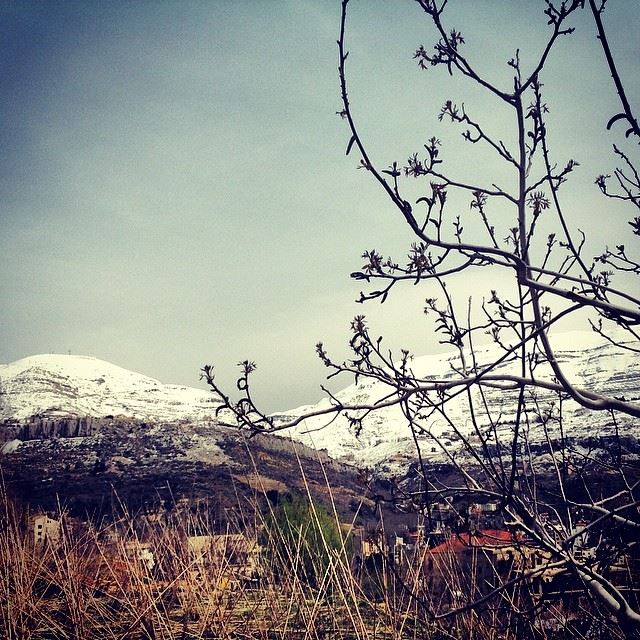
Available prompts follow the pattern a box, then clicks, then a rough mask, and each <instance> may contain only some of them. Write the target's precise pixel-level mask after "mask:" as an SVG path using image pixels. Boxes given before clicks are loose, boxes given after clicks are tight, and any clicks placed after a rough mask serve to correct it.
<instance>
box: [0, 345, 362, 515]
mask: <svg viewBox="0 0 640 640" xmlns="http://www.w3.org/2000/svg"><path fill="white" fill-rule="evenodd" d="M216 406H217V403H216V401H215V399H214V397H213V395H212V394H211V393H209V392H207V391H204V390H200V389H193V388H189V387H180V386H175V385H164V384H162V383H161V382H159V381H157V380H154V379H152V378H148V377H145V376H142V375H140V374H137V373H134V372H131V371H127V370H125V369H122V368H120V367H117V366H115V365H112V364H110V363H108V362H104V361H102V360H98V359H96V358H89V357H83V356H68V355H40V356H32V357H29V358H24V359H22V360H18V361H16V362H13V363H10V364H6V365H0V450H1V454H0V474H1V475H2V479H3V483H4V487H5V488H6V489H7V490H9V492H10V493H11V494H12V495H14V496H16V497H18V498H20V499H21V500H23V501H26V502H28V503H29V504H31V505H33V506H34V507H36V506H39V507H41V508H45V509H51V510H55V509H56V508H57V506H58V502H60V503H61V504H63V505H64V506H66V507H68V508H70V509H71V510H72V511H76V512H78V513H82V512H85V513H86V512H94V513H95V512H101V511H106V512H109V511H110V510H111V508H112V506H113V503H114V501H115V502H116V503H118V504H120V503H121V504H122V505H126V507H127V508H128V509H133V510H138V509H143V510H151V511H153V510H155V509H157V508H159V505H160V507H161V508H168V507H170V505H171V504H173V503H175V502H179V501H181V500H185V499H188V500H190V501H193V500H195V501H196V502H197V501H199V500H204V501H206V502H207V503H208V504H209V505H211V506H212V508H213V509H214V511H215V514H216V518H217V519H218V521H219V524H220V521H221V519H224V517H225V516H224V514H225V513H226V512H227V510H228V511H229V512H233V513H236V512H238V509H240V511H241V510H242V508H243V507H244V508H246V507H247V505H248V504H250V503H253V502H255V501H257V502H260V501H262V502H264V501H265V500H266V499H267V497H268V496H269V497H270V498H273V497H274V496H275V499H277V498H278V496H281V495H283V494H286V493H289V492H295V491H297V492H299V493H302V494H306V493H307V492H310V493H311V495H313V496H314V497H315V498H319V499H320V500H321V501H324V502H325V503H329V502H330V501H331V500H330V497H329V487H331V488H332V489H331V491H332V497H333V501H334V502H335V504H336V507H337V509H338V510H339V511H340V512H341V513H342V514H343V516H344V517H345V518H347V519H350V518H352V517H353V515H354V509H361V508H362V507H361V502H362V496H363V493H364V491H363V487H362V483H361V478H360V474H359V472H358V470H357V469H355V468H353V467H351V466H348V465H345V464H341V463H339V462H336V461H333V460H331V459H330V458H329V456H327V455H326V454H324V453H321V452H318V451H316V450H315V449H310V448H308V447H306V446H304V445H303V444H301V443H298V442H294V441H291V440H289V439H287V438H281V437H276V436H269V435H263V436H259V437H255V438H252V439H251V443H250V446H249V444H248V441H247V440H246V438H245V437H244V434H240V433H239V432H238V431H237V430H235V429H229V428H225V427H222V426H220V425H218V424H217V422H216V421H215V417H214V416H215V409H216ZM327 478H328V482H327Z"/></svg>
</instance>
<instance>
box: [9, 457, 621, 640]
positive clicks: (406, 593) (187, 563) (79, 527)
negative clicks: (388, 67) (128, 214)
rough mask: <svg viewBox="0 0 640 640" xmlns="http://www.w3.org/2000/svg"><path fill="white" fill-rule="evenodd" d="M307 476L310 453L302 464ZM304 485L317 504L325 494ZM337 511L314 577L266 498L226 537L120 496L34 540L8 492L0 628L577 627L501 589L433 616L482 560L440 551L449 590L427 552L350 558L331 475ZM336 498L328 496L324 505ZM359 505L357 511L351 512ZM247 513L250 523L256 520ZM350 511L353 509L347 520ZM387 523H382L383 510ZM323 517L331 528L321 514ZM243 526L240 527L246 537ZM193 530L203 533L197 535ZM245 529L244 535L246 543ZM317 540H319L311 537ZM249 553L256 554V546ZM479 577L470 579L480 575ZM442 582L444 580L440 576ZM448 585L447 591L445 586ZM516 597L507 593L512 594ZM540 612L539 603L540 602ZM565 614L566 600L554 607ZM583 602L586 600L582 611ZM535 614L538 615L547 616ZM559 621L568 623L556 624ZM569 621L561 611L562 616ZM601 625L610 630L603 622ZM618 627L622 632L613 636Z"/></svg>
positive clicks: (507, 634) (84, 633) (300, 630)
mask: <svg viewBox="0 0 640 640" xmlns="http://www.w3.org/2000/svg"><path fill="white" fill-rule="evenodd" d="M300 473H301V474H302V477H303V478H304V467H303V465H300ZM305 486H306V488H307V499H308V500H309V504H310V514H311V515H310V517H311V518H315V519H317V524H318V525H320V522H319V515H318V514H319V512H320V507H319V506H318V505H317V504H316V503H315V502H314V501H313V500H312V497H311V492H310V491H309V487H308V485H305ZM327 494H328V496H329V505H328V507H329V512H330V513H331V514H332V516H333V518H334V519H335V524H336V530H337V531H338V532H339V535H340V542H339V544H338V545H336V544H335V540H334V541H332V543H330V541H329V540H325V539H323V541H324V554H325V558H324V562H323V563H322V564H319V565H318V566H321V567H322V571H321V573H320V575H318V576H317V579H315V580H314V581H313V582H311V581H308V580H305V578H304V574H303V573H301V572H300V571H298V570H297V569H298V567H299V566H300V564H301V562H303V558H304V556H305V553H307V551H308V548H307V546H306V545H308V544H309V542H308V538H307V537H305V535H304V534H303V533H302V532H301V533H300V535H299V537H298V538H297V539H294V540H293V541H292V540H291V538H287V541H286V542H287V543H286V544H284V542H285V541H284V539H279V538H278V536H279V535H280V533H279V531H278V529H277V528H274V527H273V526H272V524H273V521H274V516H275V513H274V510H273V509H274V508H273V506H271V503H270V502H269V501H268V500H263V501H262V504H265V505H267V507H266V508H265V507H263V508H262V509H259V508H258V507H257V506H256V505H257V504H258V502H257V501H256V502H254V503H252V504H246V505H241V504H239V505H238V509H239V510H240V511H242V510H244V512H242V513H239V514H238V522H242V523H243V525H242V527H241V526H240V525H238V527H230V526H228V528H227V530H226V531H225V532H224V533H226V534H227V536H226V537H217V538H215V542H214V543H212V544H209V545H203V546H202V547H201V548H199V549H197V548H194V544H193V543H191V542H190V537H191V536H193V535H194V534H200V535H202V534H203V533H206V532H207V528H208V527H209V524H208V523H209V522H210V519H209V517H208V514H202V513H201V512H197V513H196V514H195V515H194V513H193V512H192V511H190V510H189V509H185V510H184V511H183V512H182V513H181V514H180V515H178V516H173V517H172V518H171V519H170V520H169V519H166V518H159V517H158V518H148V517H142V516H140V515H139V514H132V513H129V512H128V511H127V509H126V508H125V506H124V505H122V506H121V509H120V512H119V515H118V517H117V518H116V517H114V519H113V520H111V521H110V522H103V523H97V524H96V523H91V522H84V523H81V524H78V523H77V522H76V523H74V521H73V520H71V519H69V518H67V517H66V514H65V511H64V508H62V507H61V508H60V509H59V510H58V513H57V514H53V515H54V517H55V518H56V519H58V520H61V521H63V522H64V521H65V519H66V520H67V523H68V524H67V525H66V526H63V527H62V528H61V531H60V536H59V539H57V540H52V541H50V542H49V543H45V544H36V542H35V540H34V536H33V530H32V528H31V527H32V525H31V524H30V520H29V514H28V513H26V512H24V511H23V510H21V508H20V506H19V505H16V504H15V503H13V502H12V501H11V500H10V499H9V498H8V497H7V495H6V492H4V491H1V493H0V505H1V506H0V637H2V638H6V639H7V640H27V639H31V638H33V639H34V640H38V639H54V638H55V639H58V638H60V639H72V640H92V639H96V640H98V639H116V638H118V639H127V640H137V639H147V640H156V639H167V640H169V639H171V640H174V639H180V640H192V639H214V638H215V639H225V640H226V639H228V640H231V639H239V640H242V639H246V640H293V639H296V640H297V639H301V640H302V639H304V640H321V639H329V638H331V639H333V638H335V639H336V640H340V639H342V640H410V639H411V640H418V639H423V640H445V639H460V640H462V639H470V640H472V639H474V638H475V639H482V640H511V639H513V640H516V639H517V638H523V637H532V638H533V637H535V638H540V639H543V640H544V639H545V638H549V639H552V638H563V637H577V638H580V637H581V636H580V634H576V632H574V631H572V632H571V635H568V634H566V633H563V631H562V628H560V630H559V631H558V630H555V631H553V632H552V631H550V630H547V627H545V625H543V624H542V617H541V612H536V611H531V612H528V613H527V612H526V611H525V614H526V615H524V619H528V620H529V623H528V626H527V625H524V626H523V624H522V619H523V615H522V612H523V609H524V608H525V606H526V602H525V601H521V600H519V599H516V598H515V596H511V595H503V596H501V601H500V599H499V601H498V606H488V604H487V605H486V606H483V607H480V608H478V609H474V610H470V611H466V612H463V613H461V614H460V615H457V616H455V617H454V618H444V619H440V620H438V619H435V618H434V617H433V616H432V615H431V614H432V613H433V612H438V611H442V610H443V599H444V598H446V597H449V598H450V597H451V594H458V595H460V594H464V593H465V590H468V588H469V585H471V586H472V588H475V582H474V579H473V572H472V569H473V568H472V567H468V566H460V565H459V564H457V562H456V559H455V558H453V557H451V558H446V557H444V558H443V559H442V562H443V563H444V565H443V567H441V575H442V576H443V577H444V587H445V592H446V593H444V592H443V591H442V588H440V589H439V590H430V588H429V585H428V581H427V580H426V576H427V575H428V568H426V567H425V562H426V555H425V553H424V552H423V553H418V554H416V555H415V556H414V557H413V559H412V561H411V563H410V564H409V566H406V567H404V569H403V573H402V576H401V578H402V579H400V576H399V575H398V567H397V566H395V565H394V564H393V563H391V562H390V560H389V558H388V555H387V554H385V553H381V554H379V555H378V556H377V562H374V563H369V565H367V564H364V565H361V566H360V568H359V570H357V571H356V570H354V562H353V557H352V554H351V553H350V552H349V548H350V544H351V541H350V534H349V528H350V527H349V526H346V527H345V526H344V525H345V523H344V522H341V521H340V518H339V517H338V513H337V509H336V507H335V504H333V501H332V499H331V496H332V493H331V487H330V486H329V484H328V483H327ZM323 508H326V507H323ZM354 519H355V518H354ZM246 523H251V524H250V525H247V524H246ZM348 524H351V525H353V524H354V522H352V523H347V525H348ZM382 526H383V523H382ZM318 528H319V530H321V531H322V529H321V528H320V527H318ZM238 534H242V535H243V536H244V537H243V538H239V537H238ZM192 540H193V538H192ZM239 541H241V544H240V543H239ZM314 552H315V553H317V549H316V550H315V551H314ZM248 558H252V559H253V563H252V564H251V565H249V564H248V562H247V559H248ZM470 580H471V582H470ZM440 586H441V587H442V583H441V585H440ZM447 594H448V595H447ZM509 598H511V600H509ZM538 613H540V615H538ZM544 615H545V616H546V617H547V619H551V620H552V621H553V620H555V621H556V622H558V621H560V622H561V621H562V620H563V616H564V612H563V610H562V608H561V606H554V607H546V608H545V611H544ZM585 615H586V614H585ZM537 616H538V617H537ZM555 626H556V627H557V626H558V625H555ZM560 627H562V625H560ZM603 637H604V636H603ZM610 637H614V636H610Z"/></svg>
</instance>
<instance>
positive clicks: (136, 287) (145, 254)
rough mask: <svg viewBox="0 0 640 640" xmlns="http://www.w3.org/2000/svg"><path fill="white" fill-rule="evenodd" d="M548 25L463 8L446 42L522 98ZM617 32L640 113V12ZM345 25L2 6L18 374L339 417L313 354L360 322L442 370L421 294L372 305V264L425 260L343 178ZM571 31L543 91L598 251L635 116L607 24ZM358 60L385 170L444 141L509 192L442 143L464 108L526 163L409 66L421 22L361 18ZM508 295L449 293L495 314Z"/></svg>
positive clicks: (1, 323) (6, 350)
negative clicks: (66, 365)
mask: <svg viewBox="0 0 640 640" xmlns="http://www.w3.org/2000/svg"><path fill="white" fill-rule="evenodd" d="M543 9H544V3H543V2H542V1H540V2H534V1H530V0H526V1H525V0H508V1H507V0H503V1H498V0H451V1H450V2H449V5H448V8H447V12H446V13H445V22H446V23H447V24H449V25H451V26H452V27H453V26H455V27H456V29H458V30H460V31H462V32H463V34H464V36H465V52H466V53H467V55H468V57H469V58H470V59H472V60H474V61H475V63H476V64H477V67H478V69H480V70H481V72H482V73H485V74H487V76H488V77H489V79H490V80H492V81H494V82H497V83H499V84H500V85H501V86H503V87H504V88H505V89H509V88H510V86H511V83H512V80H511V76H512V73H511V72H512V70H511V69H510V68H509V67H508V66H507V65H506V61H507V60H508V59H509V58H511V57H512V56H513V55H514V53H515V50H516V49H519V51H520V57H521V60H522V61H523V65H524V67H525V68H527V65H530V64H531V63H532V62H533V61H534V60H535V59H536V57H537V56H538V55H539V53H540V50H541V47H542V46H543V43H544V37H545V34H546V33H548V26H547V25H546V20H545V17H544V15H543V13H542V12H543ZM604 17H605V23H606V25H607V27H608V29H609V37H610V42H611V44H612V48H613V52H614V55H615V57H616V61H617V62H618V64H619V67H620V71H621V73H622V75H623V78H624V79H625V80H626V85H627V89H628V92H629V97H630V99H631V101H632V104H636V105H637V104H638V103H639V102H640V80H639V78H640V74H638V73H637V71H638V60H640V40H639V38H638V33H640V10H638V5H637V3H636V1H635V0H615V1H614V0H610V2H609V3H608V5H607V10H606V12H605V16H604ZM338 22H339V2H337V1H335V2H331V1H329V0H270V1H266V0H263V1H258V0H254V1H251V0H247V1H246V2H235V1H226V0H210V1H206V2H205V1H195V0H184V1H181V2H178V1H177V0H175V1H166V0H165V1H162V0H157V1H154V2H151V1H145V0H138V1H137V2H120V1H118V0H112V1H110V2H102V1H97V0H93V1H92V0H85V1H78V0H66V1H64V2H62V1H58V0H46V1H45V0H37V1H36V0H20V1H16V0H3V1H2V2H0V92H1V94H0V95H1V96H2V99H1V100H0V118H1V123H2V124H1V125H0V149H1V150H2V152H1V153H0V224H1V228H2V234H0V273H1V274H2V277H1V278H0V362H11V361H13V360H16V359H19V358H22V357H25V356H28V355H33V354H38V353H72V354H82V355H91V356H95V357H98V358H102V359H105V360H108V361H110V362H112V363H114V364H117V365H120V366H122V367H125V368H128V369H132V370H134V371H138V372H140V373H143V374H146V375H149V376H152V377H155V378H158V379H160V380H162V381H163V382H167V383H177V384H187V385H191V386H199V385H201V384H202V383H201V382H199V372H200V368H201V367H202V366H203V365H204V364H207V363H213V364H214V365H215V367H216V371H217V372H218V377H219V380H220V381H221V382H222V383H223V384H224V385H226V386H227V387H228V388H229V389H233V385H234V379H235V372H236V366H235V365H236V363H237V362H239V361H241V360H244V359H250V360H254V361H256V362H257V364H258V371H257V372H256V376H255V385H256V397H257V398H258V400H260V401H261V402H262V403H263V405H264V406H265V408H266V409H267V410H279V409H288V408H292V407H296V406H298V405H301V404H305V403H311V402H315V401H317V400H319V399H320V397H322V392H321V390H320V385H321V384H322V383H323V382H324V376H325V375H326V370H325V369H324V367H323V366H322V364H321V363H320V362H319V361H318V360H317V358H316V356H315V353H314V346H315V344H316V342H318V341H319V340H322V341H323V342H324V343H325V344H326V346H327V348H328V350H329V352H330V353H332V354H335V355H336V357H343V356H344V355H345V354H346V349H345V345H346V343H347V341H348V328H349V323H350V320H351V318H352V317H353V316H354V315H356V314H360V313H364V314H365V315H367V317H368V318H369V324H370V326H371V328H372V332H373V333H376V334H378V333H379V334H383V335H384V336H385V341H386V342H385V344H388V346H389V347H390V348H393V349H394V350H397V349H400V348H405V347H406V348H409V349H411V350H412V351H414V352H415V353H417V354H426V353H431V352H433V351H434V350H437V349H438V348H439V346H438V337H437V336H436V335H434V332H433V326H432V325H431V324H430V323H429V322H428V321H427V319H425V317H424V314H423V313H422V309H423V307H424V299H425V298H426V297H427V296H428V295H429V292H428V290H427V289H425V288H423V287H421V286H419V287H414V286H411V285H408V286H407V287H405V288H404V289H402V290H399V291H397V293H395V294H394V295H392V296H391V297H390V298H389V300H388V301H387V302H386V303H385V304H384V305H379V304H378V303H370V304H369V305H364V306H363V305H358V304H356V303H355V300H356V298H357V297H358V293H359V291H360V289H361V286H360V284H359V283H357V282H354V281H352V280H350V278H349V274H350V273H351V272H352V271H355V270H357V269H358V268H360V267H361V265H362V259H361V257H360V256H361V254H362V252H363V251H364V250H365V249H372V248H374V247H375V248H377V249H378V250H380V251H382V252H383V253H384V254H385V255H394V256H398V257H401V256H402V255H403V252H404V251H405V250H406V248H407V247H408V245H409V244H410V243H411V242H412V238H411V235H410V233H409V231H408V229H406V228H405V227H404V226H403V225H402V222H401V221H400V220H399V219H398V215H397V212H396V211H395V210H394V209H393V207H392V206H391V205H390V203H389V202H388V201H387V200H386V199H385V197H384V194H382V193H381V192H380V190H379V189H378V188H377V187H376V185H375V184H374V183H373V182H372V180H371V177H370V176H368V175H366V173H365V172H363V171H359V170H357V164H358V158H357V157H356V155H355V154H353V155H351V156H349V157H346V156H345V153H344V152H345V147H346V144H347V142H348V139H349V135H348V133H347V130H346V126H345V123H344V122H343V121H342V120H341V119H340V118H339V117H338V116H337V115H336V112H337V111H340V109H341V104H340V97H339V85H338V77H337V46H336V38H337V36H338ZM572 24H573V25H575V26H576V32H575V33H574V34H573V35H572V36H569V37H566V38H564V39H562V42H561V43H560V46H559V47H558V49H557V50H556V51H555V52H554V54H553V55H552V57H551V59H550V61H549V65H548V73H547V74H546V75H545V76H543V78H542V81H543V83H544V85H545V89H544V91H545V98H546V100H547V102H548V103H549V106H550V110H551V112H550V114H549V128H550V132H551V134H552V135H553V136H554V138H553V139H554V145H555V146H554V150H555V152H556V154H557V158H558V162H564V161H566V159H568V158H569V157H573V158H575V159H576V160H578V161H580V162H581V164H582V166H581V168H580V169H581V170H580V171H579V172H578V173H579V175H578V176H577V177H576V179H575V180H574V182H573V183H572V184H571V185H570V186H567V187H566V197H567V201H568V204H569V205H570V210H571V211H572V215H573V217H572V222H573V224H574V225H575V226H582V227H586V228H588V229H593V230H597V231H598V233H597V234H596V235H597V239H598V240H600V239H601V238H600V229H601V228H602V229H603V231H605V230H607V231H608V230H611V231H613V232H616V231H621V230H623V229H625V224H626V219H624V217H616V218H615V219H607V221H606V224H604V225H603V218H602V212H601V210H600V208H599V205H598V204H595V203H596V199H597V189H596V188H595V186H594V184H593V181H594V179H595V176H596V175H598V174H600V173H607V172H610V171H611V170H612V168H613V166H614V160H613V156H612V154H611V143H612V142H618V143H620V141H621V140H623V138H622V136H621V135H620V133H621V132H620V130H617V131H614V132H613V135H608V134H607V132H606V131H605V124H606V122H607V120H608V119H609V117H611V115H613V114H614V113H616V112H617V110H618V109H619V107H618V103H617V101H616V96H615V94H614V93H613V91H612V90H611V80H610V78H609V77H608V74H607V69H606V67H605V64H604V59H603V56H602V53H601V50H600V49H599V48H598V46H597V42H596V40H595V30H594V26H593V24H592V21H591V20H590V19H589V14H588V13H587V12H586V11H584V12H581V13H580V15H578V16H576V18H575V19H574V20H572ZM347 38H348V48H349V50H350V56H349V60H348V75H349V83H350V84H349V86H350V96H351V101H352V106H353V112H354V115H355V117H356V119H357V121H358V123H359V126H360V130H361V134H362V136H363V139H364V141H365V143H366V144H367V146H368V148H369V149H370V151H371V155H372V157H373V158H374V159H375V160H376V161H377V162H379V163H380V164H381V165H389V164H391V162H392V161H394V160H398V161H399V162H400V163H403V162H404V161H405V160H406V158H407V157H408V156H409V155H410V154H411V153H413V152H415V151H419V150H420V149H421V146H422V144H424V142H425V141H426V140H427V139H428V138H429V137H431V136H432V135H435V136H437V137H439V138H441V139H442V141H443V152H444V153H446V159H447V162H448V165H447V166H448V167H450V170H451V172H452V173H453V174H455V175H459V176H465V175H468V174H469V172H473V174H474V175H475V176H477V179H478V180H484V179H492V180H493V179H498V180H502V181H504V183H505V184H508V182H507V181H508V180H511V177H510V176H508V175H507V174H505V173H504V172H503V169H502V168H501V167H500V166H499V165H498V164H497V163H496V161H495V159H493V157H492V156H491V155H490V154H487V152H486V151H483V150H482V149H479V148H478V145H475V146H474V147H473V148H471V149H470V148H469V145H468V144H466V145H465V143H464V141H462V140H461V138H460V131H459V130H456V129H455V127H452V126H451V125H446V124H444V123H440V122H438V120H437V115H438V113H439V110H440V107H441V106H442V104H443V102H444V100H446V99H448V98H451V99H454V100H456V101H460V102H462V101H464V102H465V105H466V106H467V108H468V110H469V111H470V112H471V113H473V115H474V116H475V117H476V118H477V119H478V120H481V121H483V122H486V123H487V127H488V128H489V129H490V130H491V131H492V132H494V133H495V134H496V135H498V136H500V137H501V138H502V139H504V140H505V141H506V142H507V143H508V142H509V140H511V139H513V138H512V137H511V138H510V136H512V134H513V125H512V123H511V121H510V120H509V117H510V114H509V113H508V112H506V111H505V110H504V107H502V106H500V105H499V104H497V103H496V101H495V100H494V99H492V98H490V97H487V96H486V95H483V94H482V92H480V91H478V89H477V88H475V87H467V86H466V85H465V84H464V83H462V82H460V81H459V80H458V79H457V78H450V77H449V76H448V75H447V73H446V70H442V69H439V70H429V71H421V70H420V69H418V67H417V65H416V62H415V61H414V60H413V59H412V57H413V53H414V51H415V49H416V48H417V47H418V46H419V45H420V44H424V45H425V47H430V46H431V45H432V44H433V42H434V41H435V36H434V32H433V28H432V27H431V25H430V24H429V22H428V20H427V18H426V16H424V15H423V13H422V12H421V10H420V7H419V6H418V5H417V4H416V3H414V2H410V1H408V0H407V1H404V2H401V1H397V2H384V1H383V0H352V2H351V5H350V16H349V22H348V29H347ZM467 210H468V206H467V207H466V208H465V209H461V211H462V215H467V214H466V211H467ZM595 252H597V248H594V255H595ZM493 277H494V276H486V275H484V276H481V275H479V276H477V279H476V280H472V281H469V280H460V279H459V280H458V281H455V280H454V281H453V282H452V287H453V288H454V291H455V292H456V293H458V292H459V295H461V296H466V295H469V294H468V292H466V291H467V290H468V289H469V288H470V289H471V291H472V292H473V293H474V295H482V294H483V293H486V292H487V291H488V289H490V288H492V287H493V286H494V285H495V282H494V281H493V280H491V282H488V281H487V279H488V278H489V279H491V278H493ZM348 382H349V381H347V380H345V381H344V383H343V385H339V386H346V384H348Z"/></svg>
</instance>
